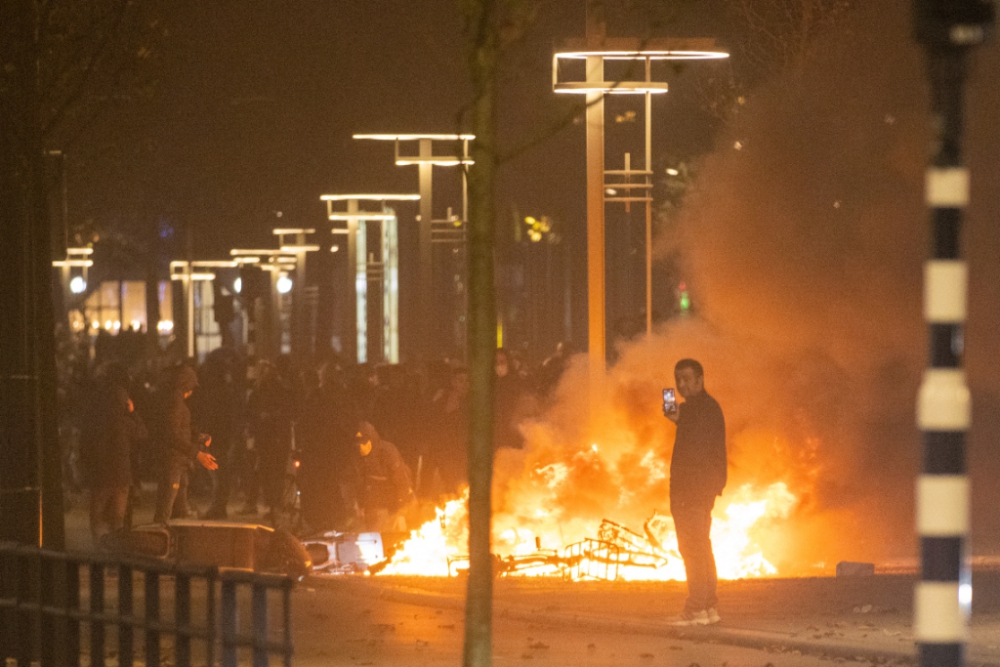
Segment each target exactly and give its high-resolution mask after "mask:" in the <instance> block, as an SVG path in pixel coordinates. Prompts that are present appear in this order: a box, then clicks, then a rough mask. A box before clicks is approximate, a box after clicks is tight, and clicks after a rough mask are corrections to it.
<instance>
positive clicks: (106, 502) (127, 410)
mask: <svg viewBox="0 0 1000 667" xmlns="http://www.w3.org/2000/svg"><path fill="white" fill-rule="evenodd" d="M128 385H129V378H128V373H127V372H126V371H125V369H124V367H122V366H121V365H119V364H111V365H110V366H108V368H107V369H105V373H104V380H103V382H102V383H101V385H100V387H99V389H98V392H97V394H96V396H95V397H94V402H93V404H92V405H93V407H92V414H91V415H90V417H91V420H92V423H93V429H92V431H91V435H92V437H90V438H87V440H86V442H85V446H84V447H83V452H82V454H83V464H84V467H85V472H86V477H87V481H88V483H89V484H90V534H91V537H92V538H93V540H94V546H100V542H101V538H102V537H104V536H105V535H107V534H108V533H111V532H114V531H118V530H121V529H122V528H124V527H125V512H126V508H127V506H128V499H129V493H130V490H131V487H132V483H133V479H134V470H135V468H136V463H137V457H138V448H139V443H140V442H141V441H142V440H145V439H146V436H147V433H146V427H145V425H143V423H142V419H140V418H139V415H137V414H136V412H135V406H134V405H133V403H132V399H131V398H129V395H128Z"/></svg>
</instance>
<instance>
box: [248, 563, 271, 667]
mask: <svg viewBox="0 0 1000 667" xmlns="http://www.w3.org/2000/svg"><path fill="white" fill-rule="evenodd" d="M250 596H251V609H252V611H251V613H252V615H253V667H267V644H268V635H267V587H266V586H264V585H263V583H261V582H260V581H254V582H252V583H251V584H250Z"/></svg>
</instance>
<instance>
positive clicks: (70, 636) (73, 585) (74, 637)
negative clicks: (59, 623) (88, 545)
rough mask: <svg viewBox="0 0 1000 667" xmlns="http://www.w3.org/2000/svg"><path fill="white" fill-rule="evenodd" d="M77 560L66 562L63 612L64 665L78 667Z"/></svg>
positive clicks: (78, 599)
mask: <svg viewBox="0 0 1000 667" xmlns="http://www.w3.org/2000/svg"><path fill="white" fill-rule="evenodd" d="M81 567H82V563H81V562H80V561H79V560H78V559H77V558H68V559H67V560H66V590H65V591H64V597H63V610H64V613H65V614H66V617H65V628H66V664H67V665H69V667H80V568H81Z"/></svg>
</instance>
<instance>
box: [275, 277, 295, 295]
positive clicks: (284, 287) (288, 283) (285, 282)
mask: <svg viewBox="0 0 1000 667" xmlns="http://www.w3.org/2000/svg"><path fill="white" fill-rule="evenodd" d="M292 285H293V283H292V279H291V278H289V277H288V274H287V273H282V274H281V275H280V276H278V282H277V284H276V287H277V290H278V294H288V293H289V292H291V291H292Z"/></svg>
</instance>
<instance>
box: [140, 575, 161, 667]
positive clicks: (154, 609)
mask: <svg viewBox="0 0 1000 667" xmlns="http://www.w3.org/2000/svg"><path fill="white" fill-rule="evenodd" d="M143 584H144V588H145V592H146V619H145V621H146V667H153V666H154V665H159V664H160V630H159V627H160V573H159V572H151V571H149V570H147V571H146V572H145V575H144V582H143Z"/></svg>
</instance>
